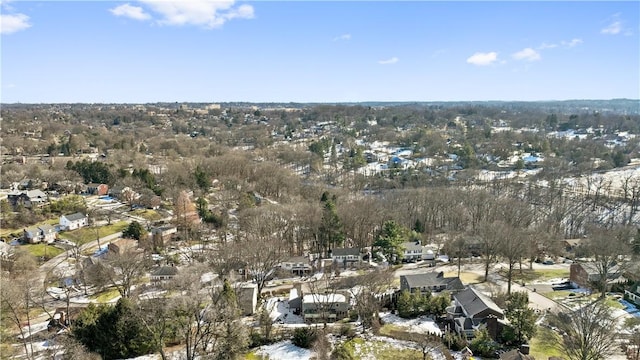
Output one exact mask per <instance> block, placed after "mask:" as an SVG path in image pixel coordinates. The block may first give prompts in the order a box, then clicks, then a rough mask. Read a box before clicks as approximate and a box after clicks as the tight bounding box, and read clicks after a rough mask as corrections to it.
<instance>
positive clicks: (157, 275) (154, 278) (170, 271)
mask: <svg viewBox="0 0 640 360" xmlns="http://www.w3.org/2000/svg"><path fill="white" fill-rule="evenodd" d="M176 275H178V268H177V267H175V266H159V267H157V268H155V269H153V270H151V282H152V283H158V282H161V281H167V280H171V279H173V278H174V277H175V276H176Z"/></svg>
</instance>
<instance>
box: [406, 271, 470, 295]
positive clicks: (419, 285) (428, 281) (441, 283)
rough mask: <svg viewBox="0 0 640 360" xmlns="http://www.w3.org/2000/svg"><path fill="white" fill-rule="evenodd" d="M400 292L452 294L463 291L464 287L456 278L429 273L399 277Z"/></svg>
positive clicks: (441, 273)
mask: <svg viewBox="0 0 640 360" xmlns="http://www.w3.org/2000/svg"><path fill="white" fill-rule="evenodd" d="M400 290H407V291H409V292H412V293H414V292H421V293H423V292H440V291H443V290H447V291H451V292H452V293H455V292H458V291H461V290H464V285H463V284H462V281H460V278H459V277H457V276H452V277H445V276H444V272H442V271H440V272H429V273H425V274H413V275H402V276H400Z"/></svg>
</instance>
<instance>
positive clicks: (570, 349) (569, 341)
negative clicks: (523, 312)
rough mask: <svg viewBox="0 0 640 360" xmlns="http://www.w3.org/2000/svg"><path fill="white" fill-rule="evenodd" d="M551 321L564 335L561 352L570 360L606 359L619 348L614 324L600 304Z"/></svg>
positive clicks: (610, 315)
mask: <svg viewBox="0 0 640 360" xmlns="http://www.w3.org/2000/svg"><path fill="white" fill-rule="evenodd" d="M552 321H553V323H554V324H555V325H556V326H557V327H558V328H559V329H560V332H561V333H562V334H563V336H562V339H561V340H560V348H561V351H562V352H563V353H564V354H565V355H566V356H567V357H568V358H569V359H570V360H601V359H607V358H608V357H609V356H611V355H612V354H613V353H615V351H616V349H617V347H618V342H617V340H618V337H619V334H618V333H617V332H616V331H615V330H614V329H616V327H617V326H616V323H617V321H616V319H615V318H614V317H613V316H612V314H611V308H609V306H608V305H606V304H605V303H604V302H603V301H602V300H598V301H595V302H592V303H590V304H588V305H585V306H584V307H581V308H579V309H578V310H575V311H572V312H569V313H561V314H557V315H555V316H554V317H553V318H552Z"/></svg>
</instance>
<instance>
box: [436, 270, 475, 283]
mask: <svg viewBox="0 0 640 360" xmlns="http://www.w3.org/2000/svg"><path fill="white" fill-rule="evenodd" d="M444 276H445V277H452V276H458V272H457V271H450V272H447V273H445V274H444ZM460 281H462V283H463V284H478V283H481V282H483V281H484V276H482V275H480V274H476V273H472V272H463V271H461V272H460Z"/></svg>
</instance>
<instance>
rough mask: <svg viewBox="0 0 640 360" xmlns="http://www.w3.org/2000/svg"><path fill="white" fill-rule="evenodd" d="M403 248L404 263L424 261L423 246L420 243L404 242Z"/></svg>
mask: <svg viewBox="0 0 640 360" xmlns="http://www.w3.org/2000/svg"><path fill="white" fill-rule="evenodd" d="M401 246H402V249H403V257H402V261H405V262H407V261H419V260H422V245H421V244H420V241H408V242H403V243H402V245H401Z"/></svg>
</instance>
